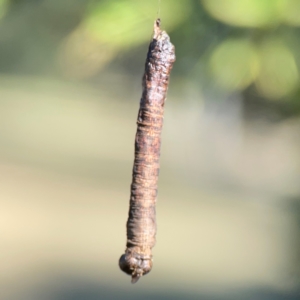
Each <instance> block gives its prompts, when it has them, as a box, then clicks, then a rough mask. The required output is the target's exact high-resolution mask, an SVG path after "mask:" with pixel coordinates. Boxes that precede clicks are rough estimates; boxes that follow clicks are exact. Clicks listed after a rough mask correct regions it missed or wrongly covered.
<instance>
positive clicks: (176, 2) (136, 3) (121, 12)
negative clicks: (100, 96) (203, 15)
mask: <svg viewBox="0 0 300 300" xmlns="http://www.w3.org/2000/svg"><path fill="white" fill-rule="evenodd" d="M189 2H190V1H189V0H188V1H180V0H164V1H161V4H160V6H159V7H158V5H157V4H158V2H157V3H155V5H153V1H140V0H131V1H128V0H117V1H111V0H103V1H91V2H90V4H89V5H88V8H87V11H86V14H85V18H84V20H83V22H82V23H81V24H80V26H78V28H76V29H75V30H74V32H73V33H72V34H71V35H70V36H69V38H68V39H67V40H66V44H65V46H64V49H65V53H64V55H63V61H64V62H65V65H67V66H68V67H67V68H66V70H67V73H68V74H69V75H71V74H72V76H73V77H74V76H75V77H77V78H78V77H83V78H85V77H90V76H93V75H94V74H95V73H96V72H97V71H98V70H99V69H101V68H103V67H104V66H105V65H106V64H107V63H109V62H110V61H111V60H112V59H113V58H114V57H115V56H116V55H118V53H119V52H120V51H124V50H125V49H129V48H132V47H135V46H138V45H141V44H142V43H146V42H148V41H149V40H150V38H151V30H149V29H150V28H151V27H152V24H153V22H154V19H155V18H156V17H157V15H158V9H159V11H160V12H161V14H162V15H163V16H164V17H163V24H164V27H165V28H168V29H169V30H172V29H174V28H175V27H176V26H178V25H179V24H181V23H182V22H183V21H185V20H186V19H187V18H188V17H189V15H190V13H191V12H190V7H191V6H190V3H189ZM168 11H171V12H172V13H168Z"/></svg>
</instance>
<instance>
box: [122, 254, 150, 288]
mask: <svg viewBox="0 0 300 300" xmlns="http://www.w3.org/2000/svg"><path fill="white" fill-rule="evenodd" d="M119 267H120V269H121V270H122V271H123V272H125V273H126V274H128V275H130V276H131V283H136V282H137V281H138V280H139V279H140V278H141V277H142V276H143V275H146V274H148V273H149V272H150V271H151V269H152V258H151V257H145V256H144V255H140V254H137V253H132V252H127V251H126V253H125V254H123V255H122V256H121V257H120V259H119Z"/></svg>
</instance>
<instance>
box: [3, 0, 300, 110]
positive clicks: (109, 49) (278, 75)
mask: <svg viewBox="0 0 300 300" xmlns="http://www.w3.org/2000/svg"><path fill="white" fill-rule="evenodd" d="M5 11H7V13H6V14H4V17H2V19H1V22H2V26H1V27H0V43H1V44H0V56H1V57H2V58H5V59H2V61H0V68H1V69H2V70H7V71H8V72H12V71H14V70H21V71H22V72H26V71H28V70H30V72H32V71H33V72H34V70H35V69H40V70H43V69H44V70H45V69H47V68H49V66H51V67H52V68H53V69H54V68H55V67H54V66H59V69H60V70H59V72H61V73H62V74H63V76H66V77H67V78H76V79H77V80H93V79H94V78H96V77H97V75H98V74H100V73H101V72H103V71H105V70H106V69H109V68H110V67H111V66H114V68H118V67H120V68H119V69H118V70H119V72H121V71H120V70H121V69H122V68H123V67H125V72H128V71H129V72H133V73H134V71H135V70H137V69H138V65H139V66H140V65H141V63H140V61H139V62H138V60H137V59H136V58H137V57H136V54H137V53H141V52H139V51H140V50H139V49H141V47H143V51H144V52H145V51H146V50H145V49H147V44H148V42H149V40H150V38H151V34H152V26H153V22H154V20H155V19H156V18H157V17H160V18H161V19H162V28H163V29H166V30H167V31H168V33H169V34H170V36H171V39H172V42H173V43H174V45H175V47H176V55H177V61H176V64H175V68H174V72H173V74H172V76H173V77H174V80H176V77H177V78H178V82H179V83H180V84H181V85H182V84H183V82H185V83H188V84H189V85H194V86H197V88H198V89H201V91H200V93H202V92H203V89H208V90H209V89H212V90H218V91H220V93H221V94H222V93H233V92H238V93H240V94H244V95H246V93H247V91H249V90H251V91H252V92H254V93H255V94H256V95H258V96H259V97H261V98H262V99H264V100H273V99H275V100H277V103H280V102H282V103H293V109H294V108H295V106H294V104H295V103H298V102H299V101H298V96H297V95H298V94H299V93H300V89H299V68H300V54H299V48H300V38H299V37H300V27H299V26H300V17H299V16H300V1H298V0H185V1H182V0H161V1H159V0H158V1H140V0H74V1H59V0H53V1H50V0H34V1H27V2H26V1H25V2H24V1H19V0H0V15H1V12H2V15H3V13H4V12H5ZM19 20H23V22H24V24H26V25H23V26H19V24H18V22H19ZM53 20H55V21H53ZM62 28H63V29H62ZM1 30H2V31H1ZM1 32H2V33H1ZM62 32H63V33H62ZM1 41H2V42H1ZM42 51H44V52H47V53H48V54H49V55H50V56H51V55H52V56H51V58H49V59H48V60H47V59H45V53H42ZM140 55H141V54H140ZM50 56H49V57H50ZM51 60H52V61H51ZM53 60H54V61H53ZM47 63H48V65H47ZM43 64H44V65H43ZM123 70H124V69H123ZM291 107H292V106H291ZM299 108H300V105H299Z"/></svg>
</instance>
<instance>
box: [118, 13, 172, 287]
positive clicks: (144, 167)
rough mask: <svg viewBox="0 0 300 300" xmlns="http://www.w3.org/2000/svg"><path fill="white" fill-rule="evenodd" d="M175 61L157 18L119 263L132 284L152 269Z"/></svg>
mask: <svg viewBox="0 0 300 300" xmlns="http://www.w3.org/2000/svg"><path fill="white" fill-rule="evenodd" d="M174 62H175V48H174V46H173V45H172V44H171V42H170V38H169V36H168V34H167V33H166V32H165V31H162V30H161V29H160V20H159V19H157V20H156V21H155V23H154V35H153V39H152V41H151V43H150V45H149V50H148V55H147V60H146V65H145V73H144V77H143V94H142V98H141V101H140V109H139V113H138V119H137V133H136V137H135V158H134V165H133V174H132V184H131V195H130V208H129V216H128V220H127V244H126V247H127V248H126V250H125V254H123V255H122V256H121V258H120V260H119V266H120V268H121V269H122V270H123V271H124V272H125V273H127V274H129V275H131V277H132V281H131V282H132V283H135V282H137V281H138V279H139V278H140V277H141V276H143V275H145V274H147V273H149V272H150V270H151V268H152V251H151V249H152V248H153V247H154V245H155V234H156V216H155V214H156V213H155V205H156V198H157V181H158V174H159V157H160V138H161V130H162V125H163V113H164V104H165V100H166V95H167V89H168V84H169V76H170V72H171V69H172V66H173V63H174Z"/></svg>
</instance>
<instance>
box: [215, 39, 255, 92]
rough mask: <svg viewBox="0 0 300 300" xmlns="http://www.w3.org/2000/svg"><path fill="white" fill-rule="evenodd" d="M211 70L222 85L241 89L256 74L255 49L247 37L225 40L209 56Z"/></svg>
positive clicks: (232, 88)
mask: <svg viewBox="0 0 300 300" xmlns="http://www.w3.org/2000/svg"><path fill="white" fill-rule="evenodd" d="M211 70H212V72H213V75H214V76H215V78H216V80H217V83H218V84H220V85H221V86H222V87H224V88H227V89H231V90H242V89H244V88H245V87H247V86H248V85H249V84H250V83H251V82H252V81H253V80H254V79H255V78H256V77H257V75H258V72H259V58H258V54H257V51H256V49H255V47H254V46H253V45H252V44H251V43H250V42H249V41H248V40H247V39H235V40H230V39H229V40H225V41H224V42H223V43H222V44H220V46H219V47H217V49H216V50H215V51H214V52H213V55H212V56H211ZM228 70H230V72H228Z"/></svg>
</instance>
